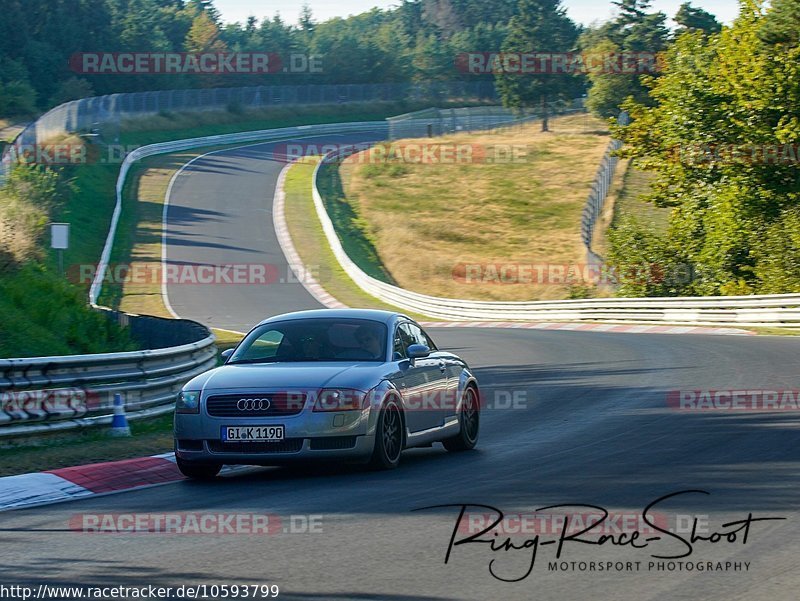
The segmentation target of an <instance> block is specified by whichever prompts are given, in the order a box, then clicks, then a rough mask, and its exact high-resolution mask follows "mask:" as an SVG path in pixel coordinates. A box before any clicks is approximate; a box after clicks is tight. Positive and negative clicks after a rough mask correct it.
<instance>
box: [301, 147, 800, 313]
mask: <svg viewBox="0 0 800 601" xmlns="http://www.w3.org/2000/svg"><path fill="white" fill-rule="evenodd" d="M348 152H351V151H349V150H343V151H336V152H332V153H329V154H328V155H326V156H325V157H324V158H323V160H322V161H320V163H319V164H318V165H317V168H316V169H315V170H314V175H313V178H314V180H313V195H314V206H315V208H316V211H317V215H318V217H319V220H320V222H321V224H322V229H323V231H324V232H325V237H326V238H327V241H328V244H329V245H330V247H331V250H332V251H333V254H334V255H335V257H336V259H337V261H339V264H340V265H341V266H342V268H343V269H344V271H345V273H347V275H348V276H350V278H351V279H352V280H353V281H354V282H355V283H356V284H357V285H358V286H359V287H360V288H361V289H362V290H364V292H366V293H368V294H370V295H372V296H374V297H375V298H377V299H379V300H381V301H383V302H385V303H388V304H391V305H393V306H395V307H398V308H400V309H403V310H405V311H413V312H415V313H419V314H422V315H427V316H430V317H435V318H439V319H451V320H463V321H483V320H486V321H599V322H613V323H639V324H659V323H669V324H691V325H709V326H712V325H717V326H751V327H755V326H784V327H800V294H786V295H767V296H736V297H702V298H693V297H688V298H686V297H684V298H679V297H672V298H644V299H639V298H619V299H614V298H611V299H593V300H565V301H529V302H494V301H493V302H489V301H470V300H459V299H452V298H440V297H435V296H428V295H426V294H420V293H417V292H411V291H409V290H404V289H402V288H399V287H397V286H393V285H391V284H387V283H386V282H382V281H380V280H377V279H375V278H373V277H371V276H369V275H367V274H366V273H364V271H362V270H361V269H360V268H359V267H358V266H357V265H356V264H355V263H354V262H353V261H352V260H351V259H350V257H349V256H348V255H347V253H346V252H345V251H344V248H343V247H342V243H341V241H340V240H339V237H338V235H337V234H336V230H335V228H334V226H333V222H332V221H331V219H330V216H329V215H328V213H327V211H326V209H325V204H324V202H323V200H322V195H321V194H320V191H319V187H318V185H317V182H318V178H319V172H320V169H322V167H323V165H324V164H325V163H329V162H333V161H337V160H340V159H341V158H343V155H345V154H347V153H348Z"/></svg>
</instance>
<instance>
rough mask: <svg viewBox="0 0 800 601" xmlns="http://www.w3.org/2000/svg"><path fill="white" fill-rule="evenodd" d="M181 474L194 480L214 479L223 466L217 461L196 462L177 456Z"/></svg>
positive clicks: (176, 460) (176, 459)
mask: <svg viewBox="0 0 800 601" xmlns="http://www.w3.org/2000/svg"><path fill="white" fill-rule="evenodd" d="M175 462H176V463H177V464H178V469H179V470H180V472H181V474H183V475H184V476H186V477H187V478H190V479H192V480H206V481H207V480H213V479H214V478H216V477H217V476H218V475H219V472H220V470H221V469H222V466H221V465H220V464H217V463H194V462H190V461H183V460H182V459H180V458H179V457H176V458H175Z"/></svg>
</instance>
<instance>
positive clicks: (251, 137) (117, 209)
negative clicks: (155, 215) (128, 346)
mask: <svg viewBox="0 0 800 601" xmlns="http://www.w3.org/2000/svg"><path fill="white" fill-rule="evenodd" d="M360 131H380V132H382V133H386V134H388V131H389V126H388V125H387V124H386V123H385V122H384V121H361V122H353V123H332V124H323V125H301V126H298V127H285V128H281V129H266V130H260V131H249V132H240V133H236V134H223V135H217V136H206V137H203V138H192V139H189V140H175V141H172V142H162V143H160V144H151V145H149V146H142V147H141V148H137V149H136V150H134V151H133V152H131V153H130V154H129V155H128V156H127V157H125V160H124V161H123V162H122V167H121V168H120V172H119V177H118V178H117V191H116V194H117V200H116V204H115V206H114V213H113V215H112V217H111V227H110V228H109V230H108V237H107V238H106V243H105V246H104V247H103V253H102V255H101V257H100V264H99V265H98V268H97V275H96V276H95V279H94V281H93V282H92V287H91V288H90V290H89V302H90V303H91V304H92V305H94V306H96V305H97V299H98V297H99V296H100V290H101V288H102V285H103V278H104V275H105V271H106V269H107V267H108V261H109V258H110V257H111V250H112V248H113V247H114V238H115V236H116V232H117V224H118V223H119V217H120V214H121V213H122V190H123V188H124V187H125V180H126V178H127V177H128V172H129V171H130V168H131V165H132V164H133V163H135V162H136V161H140V160H142V159H144V158H146V157H149V156H154V155H157V154H166V153H170V152H182V151H184V150H191V149H193V148H203V147H207V146H217V145H220V146H222V145H227V144H239V143H241V144H246V143H248V142H253V143H257V142H269V141H278V140H293V139H298V138H302V137H311V136H317V135H324V134H342V133H354V132H360Z"/></svg>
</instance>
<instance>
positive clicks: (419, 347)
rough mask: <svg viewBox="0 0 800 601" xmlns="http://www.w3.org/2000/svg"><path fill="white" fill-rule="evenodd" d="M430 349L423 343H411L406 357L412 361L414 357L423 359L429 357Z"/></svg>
mask: <svg viewBox="0 0 800 601" xmlns="http://www.w3.org/2000/svg"><path fill="white" fill-rule="evenodd" d="M430 355H431V349H429V348H428V347H427V346H425V345H424V344H412V345H411V346H409V347H408V358H409V359H411V360H412V361H413V360H414V359H425V358H427V357H430Z"/></svg>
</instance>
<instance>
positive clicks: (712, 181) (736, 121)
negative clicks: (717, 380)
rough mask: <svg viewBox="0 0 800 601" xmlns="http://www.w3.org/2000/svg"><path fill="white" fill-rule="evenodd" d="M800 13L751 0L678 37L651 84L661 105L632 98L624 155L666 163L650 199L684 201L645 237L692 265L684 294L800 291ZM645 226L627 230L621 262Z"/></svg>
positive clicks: (652, 165) (654, 166) (621, 237)
mask: <svg viewBox="0 0 800 601" xmlns="http://www.w3.org/2000/svg"><path fill="white" fill-rule="evenodd" d="M797 16H798V13H797V12H796V11H794V10H793V6H792V5H791V3H780V2H775V3H774V4H773V5H772V6H771V7H767V6H765V5H763V4H761V3H759V2H755V1H753V0H745V1H744V2H743V4H742V12H741V15H740V17H739V18H738V19H737V20H736V22H735V23H734V24H733V26H731V27H726V28H723V30H722V31H721V32H720V33H718V34H711V35H708V34H706V33H705V32H702V31H695V32H687V33H684V34H682V35H681V36H679V37H678V38H677V40H676V41H675V43H674V44H673V45H672V46H671V47H670V49H669V50H668V51H667V57H666V62H665V70H664V72H663V73H662V75H661V76H660V77H658V78H656V79H652V80H650V81H649V82H648V84H649V86H650V96H651V97H652V99H653V101H654V103H655V104H654V105H652V106H651V105H648V104H644V103H640V102H635V101H628V102H627V103H626V104H625V108H626V109H627V110H628V111H629V112H630V114H631V116H632V117H633V122H632V124H631V125H630V126H628V127H624V128H622V127H620V128H617V130H616V134H617V135H619V136H620V137H621V138H622V139H623V140H624V141H625V142H626V147H625V149H624V154H625V155H627V156H630V157H635V158H636V160H637V163H638V164H639V165H640V166H641V167H643V168H645V169H648V170H650V171H653V172H654V173H655V175H656V179H655V184H654V186H653V191H652V193H651V194H650V197H649V199H650V200H651V201H653V202H655V203H656V204H657V205H660V206H665V207H672V212H671V219H670V226H669V230H668V232H667V234H666V235H665V236H663V237H662V239H660V240H658V241H652V240H651V241H648V242H643V243H642V244H645V246H648V247H652V248H653V249H662V250H663V249H666V253H667V255H671V256H674V257H677V258H678V260H680V261H682V262H684V263H685V264H687V265H689V266H690V267H691V270H692V271H693V273H694V277H693V278H692V280H691V281H690V282H687V283H685V284H684V285H683V286H681V287H680V288H679V289H677V290H676V292H678V293H695V294H731V293H753V292H756V293H758V292H764V293H766V292H790V291H793V292H796V291H798V290H800V287H798V283H800V246H799V245H798V240H797V235H796V233H795V232H796V226H797V224H798V212H797V206H798V201H800V157H798V156H797V153H798V152H797V151H798V147H797V141H798V140H800V43H798V40H797V35H796V34H795V35H794V36H792V35H787V34H788V33H789V32H790V31H794V32H797V31H798V26H800V20H798V19H797ZM792 19H794V21H792ZM792 22H793V25H792V26H793V27H794V29H793V30H792V29H790V28H789V27H790V26H787V23H792ZM639 229H641V228H637V227H636V225H635V224H634V225H628V226H626V227H625V228H623V230H624V231H621V232H619V234H618V235H617V240H616V245H615V249H614V252H613V253H612V254H613V260H614V261H615V263H616V264H618V265H621V266H624V265H625V264H626V263H627V262H628V258H627V256H626V251H625V248H627V247H628V246H630V244H631V241H632V240H639V241H641V240H642V234H641V232H640V231H639ZM653 252H654V253H656V254H658V253H657V252H656V250H654V251H653ZM659 252H660V251H659ZM662 259H663V257H662Z"/></svg>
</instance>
